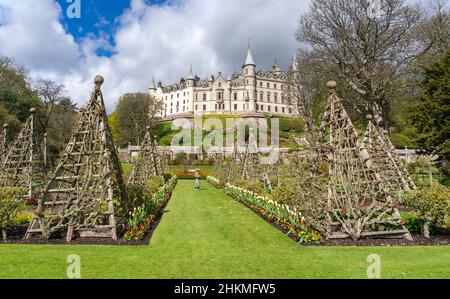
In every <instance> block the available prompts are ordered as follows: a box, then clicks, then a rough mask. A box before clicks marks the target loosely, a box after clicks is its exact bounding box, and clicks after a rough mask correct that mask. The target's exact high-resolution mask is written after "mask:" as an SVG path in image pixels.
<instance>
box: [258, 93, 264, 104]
mask: <svg viewBox="0 0 450 299" xmlns="http://www.w3.org/2000/svg"><path fill="white" fill-rule="evenodd" d="M259 99H260V101H261V102H263V101H264V93H262V92H261V93H260V94H259Z"/></svg>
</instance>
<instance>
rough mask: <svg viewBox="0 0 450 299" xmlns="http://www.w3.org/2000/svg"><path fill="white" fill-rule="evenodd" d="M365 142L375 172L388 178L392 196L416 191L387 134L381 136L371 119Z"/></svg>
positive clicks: (387, 184) (387, 181)
mask: <svg viewBox="0 0 450 299" xmlns="http://www.w3.org/2000/svg"><path fill="white" fill-rule="evenodd" d="M363 142H364V145H365V147H366V149H367V150H368V152H369V154H370V156H371V158H372V160H373V161H374V168H375V170H376V171H377V172H378V173H380V174H381V175H382V176H383V177H384V178H386V187H387V188H388V190H389V191H390V192H391V194H395V195H397V196H399V195H401V194H402V193H403V192H409V191H411V190H414V189H416V185H415V183H414V181H413V180H412V178H411V176H410V175H409V173H408V171H407V170H406V168H405V166H404V165H403V163H402V161H401V160H400V159H399V158H398V156H397V155H396V154H395V151H394V146H393V144H392V142H391V141H390V139H389V136H388V135H387V132H384V134H380V132H379V129H377V128H376V126H375V125H374V124H373V122H372V121H371V120H370V117H369V123H368V125H367V129H366V133H365V134H364V140H363Z"/></svg>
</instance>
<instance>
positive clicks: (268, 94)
mask: <svg viewBox="0 0 450 299" xmlns="http://www.w3.org/2000/svg"><path fill="white" fill-rule="evenodd" d="M267 102H270V92H268V93H267Z"/></svg>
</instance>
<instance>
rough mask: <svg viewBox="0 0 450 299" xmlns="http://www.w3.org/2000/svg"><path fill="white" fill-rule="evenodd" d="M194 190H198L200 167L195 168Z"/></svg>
mask: <svg viewBox="0 0 450 299" xmlns="http://www.w3.org/2000/svg"><path fill="white" fill-rule="evenodd" d="M194 188H195V191H199V190H200V169H196V170H195V184H194Z"/></svg>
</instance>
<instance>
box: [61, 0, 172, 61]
mask: <svg viewBox="0 0 450 299" xmlns="http://www.w3.org/2000/svg"><path fill="white" fill-rule="evenodd" d="M69 1H74V0H69ZM57 2H58V3H59V5H60V6H61V8H62V10H63V12H64V11H66V10H67V9H68V7H69V6H70V5H71V3H72V2H68V0H57ZM130 2H131V1H130V0H112V1H111V0H81V5H82V6H81V18H79V19H78V18H68V16H67V14H66V13H63V14H62V16H61V17H62V24H63V25H64V28H65V29H66V30H67V31H68V32H69V33H70V34H71V35H72V36H73V37H74V38H75V39H76V40H77V41H78V42H80V41H81V40H82V39H84V38H86V37H87V36H89V35H90V34H93V35H94V36H97V37H98V36H100V35H102V36H104V37H107V38H108V41H109V43H110V44H111V45H112V46H114V32H115V30H116V29H117V28H118V24H117V18H118V17H120V16H121V15H122V14H123V13H124V12H125V11H126V10H127V9H130ZM144 2H145V3H147V4H148V5H161V6H163V5H169V4H168V1H166V0H145V1H144ZM96 53H97V54H98V55H100V56H111V55H112V54H113V53H112V52H111V51H110V50H109V49H105V48H101V49H98V50H97V51H96Z"/></svg>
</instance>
